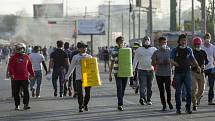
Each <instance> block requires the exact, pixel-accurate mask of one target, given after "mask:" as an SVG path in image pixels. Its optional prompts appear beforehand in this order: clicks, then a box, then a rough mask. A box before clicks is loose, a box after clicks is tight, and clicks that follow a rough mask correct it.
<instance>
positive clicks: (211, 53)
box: [202, 33, 215, 105]
mask: <svg viewBox="0 0 215 121" xmlns="http://www.w3.org/2000/svg"><path fill="white" fill-rule="evenodd" d="M210 41H211V35H210V33H206V34H205V37H204V44H203V46H202V49H203V50H204V51H205V52H206V53H207V57H208V61H209V63H208V64H207V65H206V66H205V75H206V76H208V84H209V92H208V105H215V103H214V102H213V98H214V81H215V76H214V73H215V72H214V67H215V65H214V62H215V46H214V45H213V44H211V43H210Z"/></svg>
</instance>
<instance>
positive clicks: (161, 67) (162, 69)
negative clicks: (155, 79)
mask: <svg viewBox="0 0 215 121" xmlns="http://www.w3.org/2000/svg"><path fill="white" fill-rule="evenodd" d="M170 53H171V51H170V49H165V50H161V49H159V50H156V51H155V52H154V53H153V55H152V59H153V60H154V59H155V60H156V61H161V62H163V61H170ZM156 66H157V69H156V71H155V74H156V75H157V76H171V66H170V63H169V64H157V65H156Z"/></svg>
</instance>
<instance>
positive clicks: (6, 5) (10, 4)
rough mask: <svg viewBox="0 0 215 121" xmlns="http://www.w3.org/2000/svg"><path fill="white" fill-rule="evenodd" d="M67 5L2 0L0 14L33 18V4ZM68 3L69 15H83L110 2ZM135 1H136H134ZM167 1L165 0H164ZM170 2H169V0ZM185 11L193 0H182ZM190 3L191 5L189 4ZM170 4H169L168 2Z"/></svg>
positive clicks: (83, 0) (116, 1)
mask: <svg viewBox="0 0 215 121" xmlns="http://www.w3.org/2000/svg"><path fill="white" fill-rule="evenodd" d="M63 1H64V3H66V0H1V2H0V14H15V13H16V12H17V11H20V10H23V9H25V11H26V12H27V13H28V14H29V15H30V16H33V4H41V3H62V2H63ZM67 1H68V13H69V14H73V13H83V12H84V8H85V6H87V11H89V12H93V11H96V10H97V6H98V5H99V4H107V1H108V0H67ZM112 1H113V2H112V4H128V1H129V0H112ZM134 1H135V0H134ZM164 1H165V0H164ZM167 1H168V0H167ZM182 2H183V5H182V7H184V9H186V8H189V7H188V6H190V5H191V0H182ZM188 2H190V4H188ZM166 3H169V2H166ZM163 5H164V6H165V7H169V4H165V3H164V4H163Z"/></svg>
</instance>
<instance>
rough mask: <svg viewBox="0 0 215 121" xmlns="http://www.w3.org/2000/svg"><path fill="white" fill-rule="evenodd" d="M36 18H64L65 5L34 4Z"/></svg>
mask: <svg viewBox="0 0 215 121" xmlns="http://www.w3.org/2000/svg"><path fill="white" fill-rule="evenodd" d="M33 10H34V18H62V17H63V4H62V3H61V4H34V5H33Z"/></svg>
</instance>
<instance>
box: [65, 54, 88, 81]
mask: <svg viewBox="0 0 215 121" xmlns="http://www.w3.org/2000/svg"><path fill="white" fill-rule="evenodd" d="M83 58H92V56H91V55H89V54H86V53H84V54H80V53H79V54H77V55H75V56H74V57H73V58H72V61H71V64H70V65H69V69H68V71H67V74H66V76H65V79H66V80H68V79H69V77H70V75H71V73H72V72H73V71H74V69H76V72H75V73H76V80H82V72H81V60H82V59H83Z"/></svg>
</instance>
